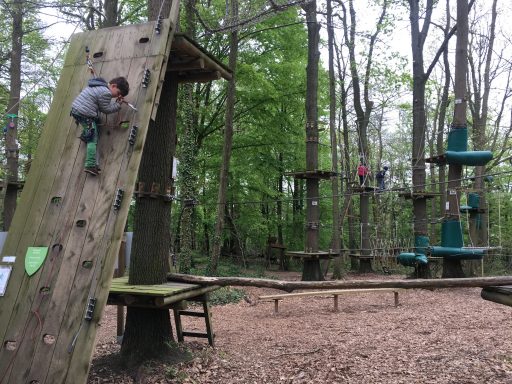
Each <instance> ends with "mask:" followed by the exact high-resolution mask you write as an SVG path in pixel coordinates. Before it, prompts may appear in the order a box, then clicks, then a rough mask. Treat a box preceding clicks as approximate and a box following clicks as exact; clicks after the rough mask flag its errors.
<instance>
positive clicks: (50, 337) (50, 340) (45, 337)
mask: <svg viewBox="0 0 512 384" xmlns="http://www.w3.org/2000/svg"><path fill="white" fill-rule="evenodd" d="M43 342H44V343H45V344H48V345H52V344H55V336H53V335H48V334H46V335H43Z"/></svg>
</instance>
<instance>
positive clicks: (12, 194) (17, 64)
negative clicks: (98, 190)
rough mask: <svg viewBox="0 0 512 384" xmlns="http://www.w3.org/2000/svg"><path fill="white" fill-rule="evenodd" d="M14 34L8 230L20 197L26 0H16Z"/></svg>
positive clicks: (6, 181)
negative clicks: (19, 116)
mask: <svg viewBox="0 0 512 384" xmlns="http://www.w3.org/2000/svg"><path fill="white" fill-rule="evenodd" d="M11 10H12V13H11V15H12V35H11V54H10V67H9V82H10V91H9V103H8V104H7V113H6V115H7V116H9V115H11V122H12V124H10V125H9V128H8V129H7V133H6V135H5V157H6V159H7V164H6V172H5V176H4V177H5V179H4V188H5V197H4V212H3V221H4V231H8V230H9V227H10V226H11V222H12V218H13V217H14V211H15V210H16V200H17V198H18V168H19V148H18V126H17V122H18V112H19V107H20V106H19V103H20V94H21V56H22V53H23V52H22V50H23V1H20V0H15V1H14V2H13V3H12V8H11Z"/></svg>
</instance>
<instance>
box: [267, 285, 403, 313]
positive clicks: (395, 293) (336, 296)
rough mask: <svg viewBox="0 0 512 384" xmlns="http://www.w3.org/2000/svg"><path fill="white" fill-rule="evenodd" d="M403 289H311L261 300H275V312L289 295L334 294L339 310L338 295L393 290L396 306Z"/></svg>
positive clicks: (335, 309) (336, 307)
mask: <svg viewBox="0 0 512 384" xmlns="http://www.w3.org/2000/svg"><path fill="white" fill-rule="evenodd" d="M400 291H403V288H370V289H337V290H330V291H311V292H298V293H283V294H278V295H265V296H260V297H259V299H260V300H264V301H272V300H273V301H274V313H278V312H279V301H280V300H283V299H286V298H289V297H304V296H332V297H333V298H334V311H335V312H338V296H339V295H345V294H351V293H352V294H353V293H379V292H393V295H394V298H395V307H397V306H398V305H399V302H398V292H400Z"/></svg>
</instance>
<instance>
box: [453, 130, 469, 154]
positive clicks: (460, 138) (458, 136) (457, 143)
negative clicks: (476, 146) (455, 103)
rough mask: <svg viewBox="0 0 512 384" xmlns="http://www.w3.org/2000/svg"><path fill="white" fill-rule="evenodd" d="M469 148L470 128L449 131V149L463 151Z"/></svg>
mask: <svg viewBox="0 0 512 384" xmlns="http://www.w3.org/2000/svg"><path fill="white" fill-rule="evenodd" d="M467 150H468V129H467V128H456V129H452V130H451V131H450V132H448V151H454V152H463V151H467Z"/></svg>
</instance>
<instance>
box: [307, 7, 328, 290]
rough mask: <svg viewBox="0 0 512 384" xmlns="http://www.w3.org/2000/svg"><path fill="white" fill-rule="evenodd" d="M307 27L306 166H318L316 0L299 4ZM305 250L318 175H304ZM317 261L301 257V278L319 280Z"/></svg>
mask: <svg viewBox="0 0 512 384" xmlns="http://www.w3.org/2000/svg"><path fill="white" fill-rule="evenodd" d="M303 7H304V10H305V11H306V20H307V28H308V65H307V68H306V170H307V171H313V172H314V171H317V170H318V59H319V56H320V53H319V51H318V44H319V40H320V34H319V30H320V25H319V24H318V22H317V15H316V1H311V2H310V3H307V4H306V5H304V6H303ZM306 201H307V205H306V221H307V223H306V251H307V252H317V251H318V240H319V239H318V238H319V229H320V222H319V220H320V206H319V179H318V178H308V179H306ZM323 278H324V277H323V273H322V271H321V269H320V261H319V259H317V258H313V259H304V266H303V270H302V280H323Z"/></svg>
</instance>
